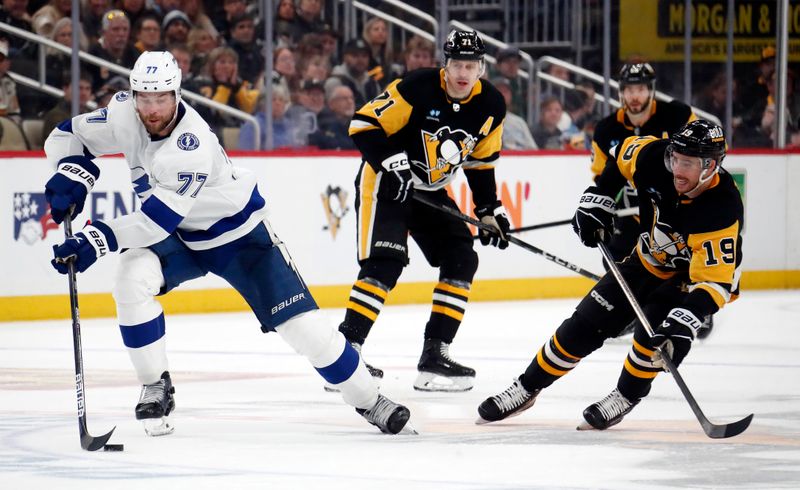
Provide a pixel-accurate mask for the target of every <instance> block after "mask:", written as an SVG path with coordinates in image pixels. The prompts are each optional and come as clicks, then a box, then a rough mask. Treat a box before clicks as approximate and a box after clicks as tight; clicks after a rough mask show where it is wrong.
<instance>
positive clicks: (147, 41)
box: [133, 13, 162, 53]
mask: <svg viewBox="0 0 800 490" xmlns="http://www.w3.org/2000/svg"><path fill="white" fill-rule="evenodd" d="M133 36H134V38H135V39H136V42H135V43H134V44H133V47H134V48H136V50H137V51H139V53H143V52H145V51H159V50H161V49H162V48H161V46H162V45H161V23H160V22H159V21H158V17H156V15H155V14H150V13H148V14H144V15H141V16H139V20H137V21H136V24H135V25H134V28H133Z"/></svg>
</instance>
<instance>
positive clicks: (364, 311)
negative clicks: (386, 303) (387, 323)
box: [347, 301, 378, 322]
mask: <svg viewBox="0 0 800 490" xmlns="http://www.w3.org/2000/svg"><path fill="white" fill-rule="evenodd" d="M347 309H348V310H353V311H355V312H356V313H360V314H361V315H364V316H365V317H367V318H369V319H370V320H372V321H373V322H374V321H375V320H377V319H378V314H377V313H375V312H374V311H372V310H370V309H369V308H366V307H364V306H362V305H360V304H358V303H356V302H354V301H348V302H347Z"/></svg>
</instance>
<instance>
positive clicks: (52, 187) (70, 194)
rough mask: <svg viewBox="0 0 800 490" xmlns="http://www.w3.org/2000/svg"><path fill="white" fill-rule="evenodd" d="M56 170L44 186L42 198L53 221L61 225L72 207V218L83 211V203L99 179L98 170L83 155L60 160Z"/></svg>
mask: <svg viewBox="0 0 800 490" xmlns="http://www.w3.org/2000/svg"><path fill="white" fill-rule="evenodd" d="M56 169H57V170H56V173H55V175H53V176H52V177H50V180H48V181H47V184H45V186H44V197H45V199H46V200H47V203H48V204H50V213H51V214H52V215H53V221H55V222H56V223H61V222H62V221H64V216H66V215H67V213H68V212H69V209H70V207H72V206H73V205H74V206H75V209H74V211H73V212H72V218H75V216H77V215H79V214H80V212H81V211H83V203H84V201H86V196H87V195H89V192H91V191H92V187H94V183H95V181H97V178H98V177H100V169H99V168H97V165H95V164H94V162H92V160H91V159H89V158H87V157H85V156H83V155H72V156H68V157H64V158H62V159H61V160H60V161H59V162H58V165H57V166H56Z"/></svg>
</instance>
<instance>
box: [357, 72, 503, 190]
mask: <svg viewBox="0 0 800 490" xmlns="http://www.w3.org/2000/svg"><path fill="white" fill-rule="evenodd" d="M505 114H506V106H505V101H504V100H503V97H502V95H500V93H499V92H498V91H497V89H495V88H494V86H492V85H491V84H490V83H488V82H487V81H485V80H482V79H481V80H478V81H477V82H476V83H475V86H474V87H473V89H472V92H471V93H470V94H469V96H467V97H466V98H465V99H463V100H461V101H457V102H456V101H453V100H451V99H450V98H449V97H448V96H447V92H446V91H445V81H444V70H442V69H436V68H430V69H421V70H415V71H413V72H411V73H409V74H408V75H406V76H405V77H404V78H402V79H398V80H395V81H393V82H392V83H390V84H389V85H388V86H387V87H386V90H385V91H384V92H383V93H382V94H380V95H379V96H378V97H376V98H374V99H373V100H372V101H370V102H368V103H367V104H365V105H364V106H363V107H361V108H360V109H358V111H356V114H355V115H354V116H353V120H352V122H351V123H350V136H351V137H352V138H353V140H354V141H355V143H356V146H357V147H358V148H359V150H361V153H362V155H363V157H364V160H365V161H366V162H367V163H369V165H370V166H371V167H372V168H373V169H374V170H375V171H376V172H380V171H381V170H382V169H381V162H383V160H385V159H386V158H387V157H390V156H392V155H394V154H396V153H399V152H401V151H405V152H406V153H407V154H408V159H409V162H410V164H411V169H412V172H413V174H414V186H415V188H417V189H420V190H430V191H432V190H438V189H441V188H442V187H444V186H445V185H447V184H448V183H449V182H450V181H451V180H453V177H454V175H455V173H456V171H457V170H458V169H459V168H461V167H463V168H464V169H465V171H466V172H467V178H468V180H469V183H470V187H471V188H472V190H473V194H474V198H475V199H474V200H475V202H476V203H478V202H486V201H487V200H492V201H493V200H494V199H495V197H492V196H494V195H495V192H496V191H495V188H494V184H495V181H494V164H495V162H496V160H497V159H498V157H499V156H500V147H501V146H502V142H501V138H502V133H503V119H504V118H505ZM485 170H489V171H490V172H482V171H485Z"/></svg>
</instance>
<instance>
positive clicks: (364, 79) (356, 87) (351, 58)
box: [325, 39, 381, 107]
mask: <svg viewBox="0 0 800 490" xmlns="http://www.w3.org/2000/svg"><path fill="white" fill-rule="evenodd" d="M369 54H370V49H369V46H367V43H365V42H364V40H363V39H353V40H351V41H348V42H347V44H346V45H345V47H344V54H343V59H344V62H343V63H342V64H341V65H337V66H335V67H334V68H333V71H331V77H330V78H328V79H327V80H326V81H325V93H331V92H332V91H333V88H334V87H336V86H338V85H347V86H348V87H349V88H350V90H352V92H353V94H354V95H355V98H356V101H355V103H356V106H357V107H361V106H362V105H364V104H365V103H366V102H367V101H369V100H372V99H373V98H375V96H377V95H378V94H379V93H380V92H381V87H380V85H378V82H376V81H375V80H374V79H372V77H370V76H369V75H368V74H367V66H369Z"/></svg>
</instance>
